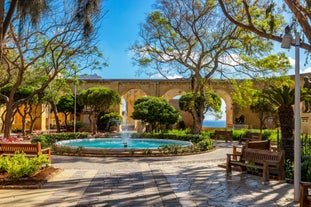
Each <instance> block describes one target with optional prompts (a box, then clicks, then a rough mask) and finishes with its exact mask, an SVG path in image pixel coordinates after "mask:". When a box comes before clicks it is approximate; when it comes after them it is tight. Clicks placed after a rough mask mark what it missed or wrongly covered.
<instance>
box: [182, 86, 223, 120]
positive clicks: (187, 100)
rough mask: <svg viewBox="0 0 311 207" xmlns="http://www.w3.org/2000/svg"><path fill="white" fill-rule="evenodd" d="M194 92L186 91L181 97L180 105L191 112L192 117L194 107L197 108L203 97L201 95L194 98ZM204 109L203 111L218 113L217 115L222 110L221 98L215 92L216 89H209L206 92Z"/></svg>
mask: <svg viewBox="0 0 311 207" xmlns="http://www.w3.org/2000/svg"><path fill="white" fill-rule="evenodd" d="M193 97H194V94H193V93H186V94H184V95H182V96H181V97H180V99H179V107H180V109H181V110H183V111H187V112H190V113H191V115H192V117H194V116H195V115H193V114H192V113H193V110H192V109H193V108H197V107H198V106H199V105H200V104H201V103H200V102H201V101H202V100H201V99H200V97H199V96H196V97H197V98H196V99H195V100H193ZM203 105H204V111H203V113H204V114H205V113H207V112H210V113H216V115H217V114H218V113H219V112H220V107H221V98H220V97H219V96H218V95H217V94H216V93H215V92H214V91H208V92H205V98H204V103H203Z"/></svg>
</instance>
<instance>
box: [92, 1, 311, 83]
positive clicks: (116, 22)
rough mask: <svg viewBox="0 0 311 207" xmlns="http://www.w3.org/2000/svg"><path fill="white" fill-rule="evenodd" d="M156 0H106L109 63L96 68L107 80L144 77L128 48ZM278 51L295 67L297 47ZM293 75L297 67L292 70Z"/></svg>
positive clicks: (103, 36) (102, 37)
mask: <svg viewBox="0 0 311 207" xmlns="http://www.w3.org/2000/svg"><path fill="white" fill-rule="evenodd" d="M155 1H156V0H104V1H103V11H107V14H106V15H105V16H104V18H103V20H102V22H101V28H100V33H99V35H98V41H99V43H98V47H99V50H100V51H101V52H103V54H104V56H105V58H106V59H107V62H108V65H109V66H108V67H105V68H104V69H103V70H102V71H93V72H92V73H97V74H98V75H100V76H101V77H102V78H104V79H135V78H136V79H142V78H147V77H146V76H143V75H141V76H137V75H136V71H137V67H135V66H133V63H132V60H131V55H130V51H129V47H130V46H131V45H132V44H133V43H134V42H135V40H137V39H138V33H139V30H140V28H139V24H141V23H144V22H145V19H146V17H147V14H148V13H150V12H151V11H152V5H153V4H154V3H155ZM275 45H276V46H275V48H276V50H281V51H284V52H286V54H287V55H288V56H290V61H291V63H292V65H293V67H294V63H295V61H294V59H295V56H294V55H295V48H294V47H292V48H291V49H290V50H284V49H281V48H280V44H279V43H275ZM300 54H301V58H300V70H301V72H311V65H310V64H308V65H306V66H305V65H304V63H305V56H304V51H303V50H302V49H301V50H300ZM290 74H294V69H293V70H291V71H290Z"/></svg>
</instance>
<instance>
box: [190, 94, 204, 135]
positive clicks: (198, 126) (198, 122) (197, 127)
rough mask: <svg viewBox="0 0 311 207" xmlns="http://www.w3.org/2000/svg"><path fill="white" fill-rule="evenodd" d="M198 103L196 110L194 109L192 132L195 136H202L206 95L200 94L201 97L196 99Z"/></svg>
mask: <svg viewBox="0 0 311 207" xmlns="http://www.w3.org/2000/svg"><path fill="white" fill-rule="evenodd" d="M194 98H195V99H196V101H195V102H196V103H195V106H194V108H193V109H192V117H193V126H192V132H193V133H194V134H200V133H201V131H202V124H203V120H204V110H205V105H204V103H205V97H204V93H203V95H202V94H200V97H195V95H194Z"/></svg>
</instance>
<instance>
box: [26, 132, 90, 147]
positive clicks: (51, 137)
mask: <svg viewBox="0 0 311 207" xmlns="http://www.w3.org/2000/svg"><path fill="white" fill-rule="evenodd" d="M87 135H88V133H57V134H41V135H38V136H37V137H34V138H33V139H32V140H31V143H37V142H41V146H42V148H45V147H52V145H53V144H54V143H55V142H57V141H62V140H69V139H83V138H87Z"/></svg>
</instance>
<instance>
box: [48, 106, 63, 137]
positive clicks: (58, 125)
mask: <svg viewBox="0 0 311 207" xmlns="http://www.w3.org/2000/svg"><path fill="white" fill-rule="evenodd" d="M50 104H51V108H52V111H53V113H54V117H55V122H56V129H57V132H60V123H59V118H58V110H57V106H56V104H55V101H54V100H52V101H50ZM48 113H50V111H48Z"/></svg>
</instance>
